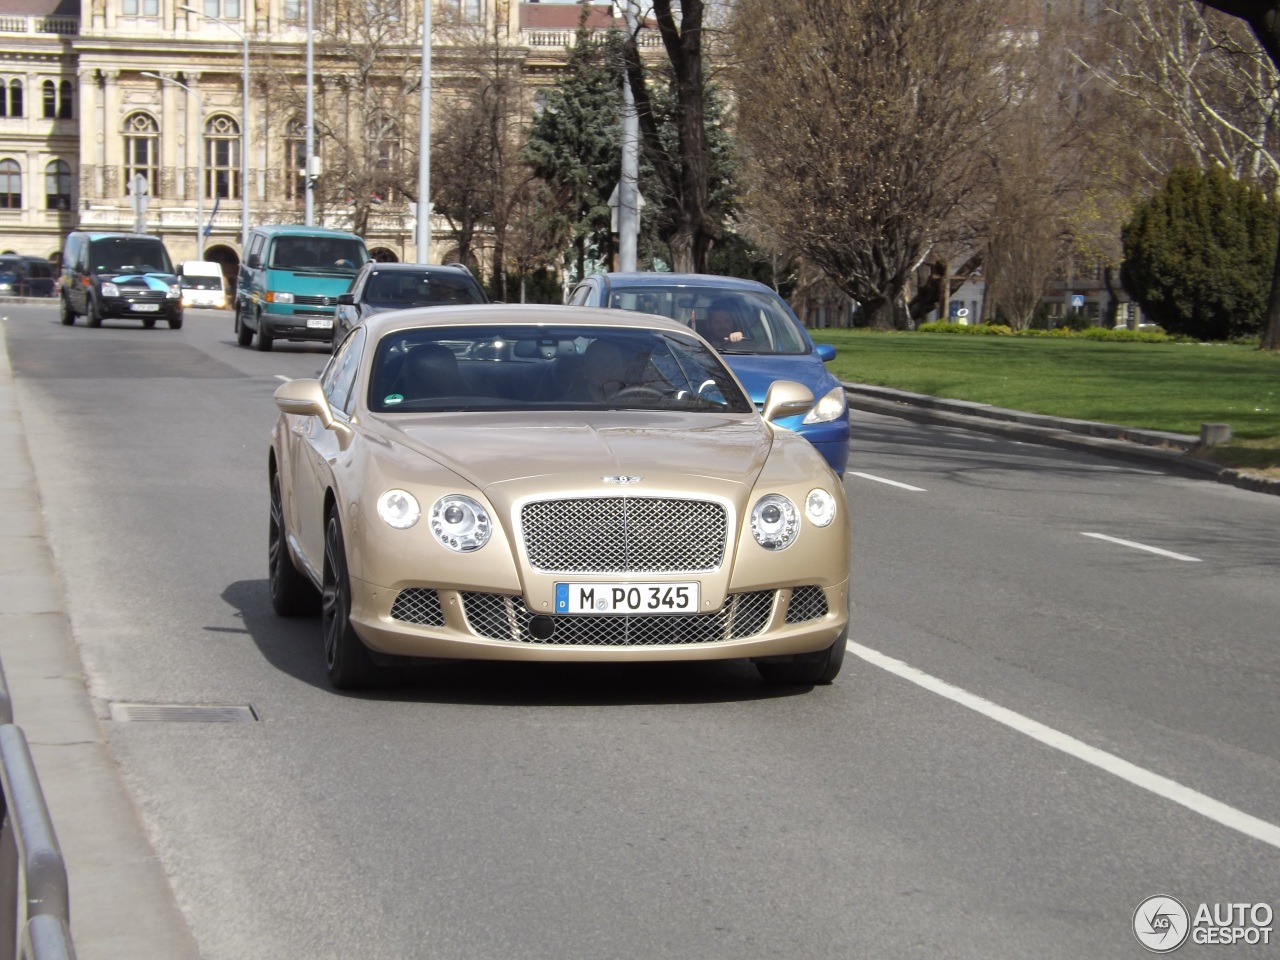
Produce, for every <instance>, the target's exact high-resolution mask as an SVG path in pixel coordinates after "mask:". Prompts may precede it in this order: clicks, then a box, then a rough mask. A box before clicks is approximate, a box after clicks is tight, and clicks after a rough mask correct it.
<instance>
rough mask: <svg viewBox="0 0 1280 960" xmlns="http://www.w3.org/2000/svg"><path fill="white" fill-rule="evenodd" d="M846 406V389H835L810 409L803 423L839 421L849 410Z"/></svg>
mask: <svg viewBox="0 0 1280 960" xmlns="http://www.w3.org/2000/svg"><path fill="white" fill-rule="evenodd" d="M846 404H847V401H846V399H845V394H844V387H835V388H833V389H831V390H829V391H827V393H826V394H825V395H824V396H823V398H822V399H821V400H819V401H818V402H817V403H815V404H814V405H813V406H812V407H810V408H809V412H808V413H806V414H805V415H804V420H802V421H801V423H830V422H831V421H832V420H839V419H840V418H841V417H843V416H844V415H845V411H846V410H847V409H848V408H847V406H846Z"/></svg>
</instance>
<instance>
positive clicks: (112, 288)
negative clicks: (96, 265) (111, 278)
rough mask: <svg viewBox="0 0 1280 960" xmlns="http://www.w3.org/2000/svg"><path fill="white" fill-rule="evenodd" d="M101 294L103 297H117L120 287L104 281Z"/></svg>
mask: <svg viewBox="0 0 1280 960" xmlns="http://www.w3.org/2000/svg"><path fill="white" fill-rule="evenodd" d="M102 295H103V296H104V297H118V296H120V288H119V287H117V286H116V285H115V284H114V283H106V282H105V281H104V282H103V284H102Z"/></svg>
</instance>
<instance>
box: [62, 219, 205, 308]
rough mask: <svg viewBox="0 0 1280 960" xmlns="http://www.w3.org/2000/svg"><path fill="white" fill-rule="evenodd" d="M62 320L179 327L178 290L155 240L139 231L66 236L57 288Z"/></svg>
mask: <svg viewBox="0 0 1280 960" xmlns="http://www.w3.org/2000/svg"><path fill="white" fill-rule="evenodd" d="M59 286H60V290H59V301H60V302H61V308H62V322H63V323H64V324H66V325H67V326H70V325H71V324H73V323H75V322H76V317H77V316H80V315H83V316H85V317H87V318H88V321H89V326H91V327H99V326H101V325H102V321H103V319H104V318H107V317H131V318H136V319H139V320H141V321H142V325H143V326H144V327H146V328H147V329H150V328H152V327H154V326H155V325H156V321H157V320H159V319H160V318H162V317H163V318H164V319H165V320H167V321H168V323H169V326H170V327H172V328H173V329H175V330H176V329H178V328H179V327H181V326H182V287H181V286H179V284H178V277H177V275H176V274H175V273H174V269H173V260H172V259H170V257H169V251H168V250H166V249H165V246H164V242H163V241H162V240H161V239H160V238H159V237H154V236H151V235H149V234H144V233H88V232H84V231H76V232H75V233H71V234H68V235H67V242H66V244H65V245H64V247H63V249H62V279H61V282H60V284H59Z"/></svg>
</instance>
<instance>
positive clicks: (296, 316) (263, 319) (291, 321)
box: [258, 310, 333, 343]
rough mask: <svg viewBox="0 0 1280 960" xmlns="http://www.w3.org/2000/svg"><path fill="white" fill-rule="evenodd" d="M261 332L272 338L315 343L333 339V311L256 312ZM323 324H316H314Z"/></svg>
mask: <svg viewBox="0 0 1280 960" xmlns="http://www.w3.org/2000/svg"><path fill="white" fill-rule="evenodd" d="M258 323H259V324H260V325H261V328H262V332H264V333H266V335H267V336H268V337H271V338H272V339H273V340H305V341H311V342H316V343H331V342H332V341H333V313H332V312H330V313H327V314H324V313H320V312H318V311H313V312H310V313H293V312H290V313H277V312H275V311H272V312H270V313H268V312H267V311H265V310H264V311H263V312H262V313H260V314H258ZM321 323H322V324H324V326H316V324H321Z"/></svg>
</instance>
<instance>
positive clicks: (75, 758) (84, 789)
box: [0, 330, 199, 960]
mask: <svg viewBox="0 0 1280 960" xmlns="http://www.w3.org/2000/svg"><path fill="white" fill-rule="evenodd" d="M0 663H3V665H4V671H5V675H6V677H7V678H8V682H9V690H10V694H11V696H12V699H13V720H14V723H16V724H17V725H18V726H19V727H21V728H22V730H23V732H24V733H25V734H26V737H27V741H28V743H29V745H30V747H31V754H32V757H33V759H34V761H35V767H36V772H37V775H38V777H39V779H40V786H41V789H42V790H43V792H44V796H45V800H46V802H47V803H48V806H49V812H50V815H51V817H52V819H53V827H54V830H55V831H56V833H57V836H58V843H59V846H60V847H61V848H62V855H63V859H64V860H65V861H66V865H67V875H68V884H69V887H70V898H71V936H72V939H73V941H74V943H75V950H76V956H77V958H78V960H138V958H156V960H160V958H164V960H196V958H198V957H199V951H198V950H197V949H196V944H195V940H194V939H193V938H192V936H191V933H190V931H189V930H188V929H187V924H186V921H185V920H184V918H183V917H182V914H181V912H180V911H179V909H178V906H177V902H176V901H175V899H174V896H173V892H172V890H171V889H170V887H169V882H168V879H167V878H166V876H165V874H164V871H163V869H162V867H161V865H160V863H159V861H158V860H157V859H156V857H155V855H154V852H153V851H152V849H151V844H150V842H149V841H148V839H147V836H146V833H145V831H144V830H143V827H142V823H141V821H140V820H139V817H138V813H137V811H136V810H135V808H134V806H133V801H132V800H131V798H130V796H129V793H128V791H127V790H126V789H125V785H124V782H123V780H122V779H121V777H120V774H119V772H118V769H117V767H116V764H115V760H114V758H113V757H112V755H111V750H110V747H109V746H108V744H107V741H106V736H105V731H104V728H103V724H105V723H107V722H109V721H107V720H106V719H100V718H99V717H98V716H97V715H96V714H95V712H94V708H93V705H92V703H91V702H90V699H89V695H88V691H87V689H86V688H85V684H84V679H83V676H82V673H81V666H80V657H79V654H78V651H77V650H76V648H75V643H74V640H73V639H72V636H71V625H70V622H69V621H68V618H67V614H66V608H65V605H64V603H63V596H62V585H61V583H60V581H59V580H58V577H57V574H56V573H55V567H54V562H53V556H52V553H51V551H50V549H49V545H48V542H47V540H46V537H45V527H44V514H43V511H42V507H41V503H40V497H39V492H38V490H37V488H36V479H35V474H34V472H33V470H32V466H31V459H30V455H29V453H28V450H27V442H26V436H25V434H24V432H23V427H22V420H21V417H20V415H19V412H18V406H17V397H16V394H15V390H14V384H13V377H12V370H11V368H10V366H9V356H8V351H7V347H6V343H5V340H4V337H3V331H2V330H0Z"/></svg>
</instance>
